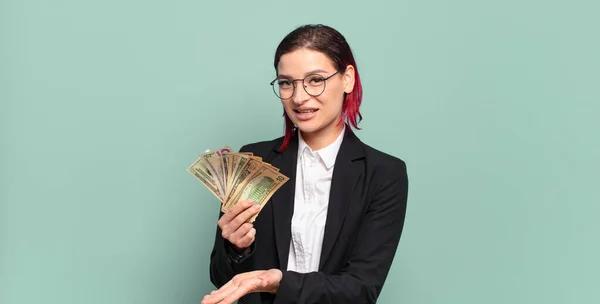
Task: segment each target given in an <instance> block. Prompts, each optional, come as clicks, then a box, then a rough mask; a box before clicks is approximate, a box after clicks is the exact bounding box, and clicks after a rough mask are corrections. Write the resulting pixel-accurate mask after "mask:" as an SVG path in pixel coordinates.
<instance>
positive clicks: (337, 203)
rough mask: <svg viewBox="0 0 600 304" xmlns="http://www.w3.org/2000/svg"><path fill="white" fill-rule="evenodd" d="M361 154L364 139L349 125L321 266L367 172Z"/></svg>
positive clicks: (336, 170)
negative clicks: (361, 178)
mask: <svg viewBox="0 0 600 304" xmlns="http://www.w3.org/2000/svg"><path fill="white" fill-rule="evenodd" d="M361 158H364V150H363V148H362V143H361V142H360V140H359V139H358V138H357V137H356V135H354V133H353V132H352V131H351V129H350V128H349V127H348V126H346V133H345V134H344V139H343V141H342V145H341V146H340V151H339V153H338V155H337V158H336V160H335V165H334V167H333V176H332V178H331V190H330V194H329V206H328V209H327V222H326V223H325V232H324V236H323V248H322V250H321V258H320V261H319V270H321V269H322V268H323V265H324V264H325V262H327V258H328V257H329V255H330V253H331V250H332V249H333V244H334V243H335V240H336V239H337V236H338V234H339V232H340V229H341V228H342V224H343V223H344V219H345V218H346V212H347V211H348V209H349V204H350V201H351V198H352V192H353V190H354V188H355V187H356V183H357V181H358V179H359V177H360V176H361V174H362V172H363V170H362V169H363V168H364V164H363V163H362V162H358V161H356V160H358V159H361ZM292 195H293V194H292ZM292 208H293V207H292ZM288 229H289V227H288ZM288 241H289V239H288Z"/></svg>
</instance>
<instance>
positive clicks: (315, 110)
mask: <svg viewBox="0 0 600 304" xmlns="http://www.w3.org/2000/svg"><path fill="white" fill-rule="evenodd" d="M318 110H319V109H314V110H302V111H301V110H294V112H296V113H301V114H306V113H314V112H317V111H318Z"/></svg>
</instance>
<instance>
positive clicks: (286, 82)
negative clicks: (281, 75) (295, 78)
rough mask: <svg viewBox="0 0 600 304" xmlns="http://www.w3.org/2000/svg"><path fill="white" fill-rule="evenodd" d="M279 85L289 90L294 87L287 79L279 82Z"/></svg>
mask: <svg viewBox="0 0 600 304" xmlns="http://www.w3.org/2000/svg"><path fill="white" fill-rule="evenodd" d="M277 84H278V85H279V87H281V88H289V87H291V86H292V82H291V81H289V80H286V79H281V80H278V81H277Z"/></svg>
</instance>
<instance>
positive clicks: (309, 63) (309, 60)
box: [277, 48, 335, 77]
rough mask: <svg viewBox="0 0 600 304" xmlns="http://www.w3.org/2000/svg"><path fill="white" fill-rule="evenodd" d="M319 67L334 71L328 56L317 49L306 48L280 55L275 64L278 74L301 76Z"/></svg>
mask: <svg viewBox="0 0 600 304" xmlns="http://www.w3.org/2000/svg"><path fill="white" fill-rule="evenodd" d="M319 69H321V70H325V71H328V72H335V67H334V66H333V62H332V61H331V59H329V57H327V56H326V55H325V54H323V53H321V52H319V51H314V50H309V49H306V48H302V49H298V50H295V51H293V52H290V53H286V54H284V55H282V56H281V58H280V59H279V64H278V65H277V71H278V73H279V74H285V75H290V76H292V77H302V76H304V75H305V74H306V73H308V72H310V71H314V70H319Z"/></svg>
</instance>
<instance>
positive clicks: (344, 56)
mask: <svg viewBox="0 0 600 304" xmlns="http://www.w3.org/2000/svg"><path fill="white" fill-rule="evenodd" d="M299 48H308V49H312V50H315V51H319V52H322V53H323V54H325V55H326V56H327V57H329V58H330V59H331V60H332V61H333V64H334V66H335V67H336V69H337V70H338V71H340V72H344V71H345V70H346V67H347V66H348V65H352V66H353V67H354V87H353V88H352V92H350V93H344V103H343V105H342V115H341V117H340V121H339V123H347V124H349V125H351V126H352V127H354V128H355V129H359V130H360V128H359V127H358V123H359V122H360V121H361V120H362V115H361V114H360V104H361V102H362V84H361V82H360V76H359V75H358V68H357V66H356V61H355V60H354V56H353V55H352V50H351V49H350V46H349V45H348V43H347V42H346V39H345V38H344V36H342V34H340V33H339V32H338V31H336V30H335V29H333V28H331V27H329V26H325V25H320V24H318V25H305V26H301V27H299V28H297V29H295V30H294V31H292V32H291V33H289V34H288V35H287V36H286V37H285V38H284V39H283V40H282V41H281V43H280V44H279V46H278V47H277V51H276V52H275V61H274V65H275V70H276V71H277V65H278V64H279V59H280V58H281V56H282V55H283V54H285V53H289V52H291V51H294V50H296V49H299ZM283 117H284V120H285V134H284V136H283V142H282V144H281V146H280V147H279V151H283V150H285V149H287V148H288V146H289V144H290V141H291V140H292V138H293V137H294V134H295V126H294V123H293V122H292V121H291V120H290V118H289V117H288V115H287V113H286V112H285V109H284V110H283Z"/></svg>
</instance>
